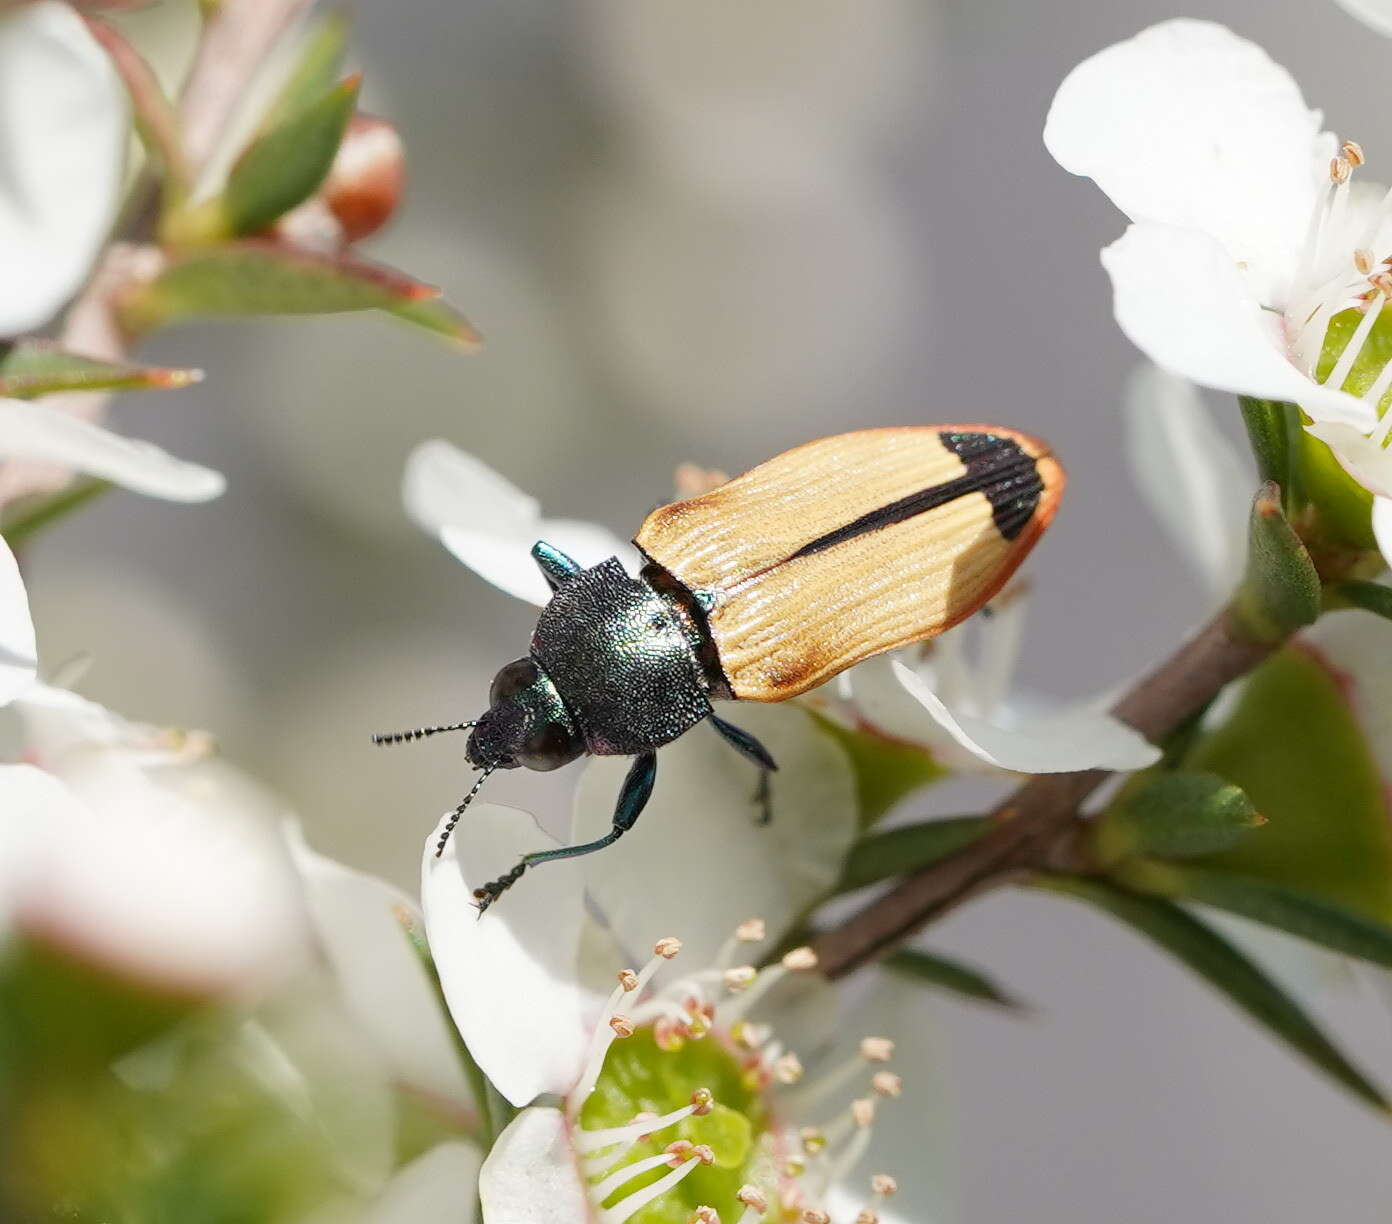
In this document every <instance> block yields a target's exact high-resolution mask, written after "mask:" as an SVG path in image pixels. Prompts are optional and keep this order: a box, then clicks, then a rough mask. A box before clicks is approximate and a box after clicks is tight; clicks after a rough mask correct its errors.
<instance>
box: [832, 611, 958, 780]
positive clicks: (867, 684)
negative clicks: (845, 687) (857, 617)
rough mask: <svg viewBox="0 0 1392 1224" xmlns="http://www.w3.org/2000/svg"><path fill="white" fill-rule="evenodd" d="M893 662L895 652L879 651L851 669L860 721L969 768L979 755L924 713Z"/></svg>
mask: <svg viewBox="0 0 1392 1224" xmlns="http://www.w3.org/2000/svg"><path fill="white" fill-rule="evenodd" d="M944 636H947V635H944ZM894 662H895V658H894V656H893V655H878V656H876V657H875V658H873V659H866V660H865V662H864V663H861V664H858V665H857V666H856V667H854V668H852V669H851V671H850V672H849V673H848V674H849V676H850V683H851V696H852V700H853V701H854V702H855V708H856V714H857V716H858V718H859V719H860V721H861V722H863V723H864V724H865V725H867V726H868V727H869V728H870V729H871V730H873V731H874V732H875V733H876V734H879V735H884V736H887V737H888V738H890V739H895V740H900V741H902V742H904V743H906V744H917V745H919V746H920V747H922V748H926V749H927V750H928V751H929V752H931V753H932V754H933V756H934V758H936V759H937V760H939V761H940V762H942V763H943V764H961V765H964V766H966V767H968V768H970V766H971V764H972V762H974V761H975V760H976V757H975V756H974V755H973V754H972V753H969V752H966V753H964V752H963V751H962V747H961V745H960V744H959V743H958V742H957V741H956V740H955V739H954V738H953V737H952V736H951V735H950V734H949V733H948V732H947V731H946V730H945V729H944V728H943V726H942V725H941V724H940V723H939V722H938V721H937V720H936V719H934V718H931V717H928V716H926V715H925V711H924V708H923V703H922V702H920V701H919V700H918V698H917V697H916V696H914V694H913V693H911V692H909V690H908V689H907V688H906V687H905V686H904V684H903V683H902V682H901V681H900V679H899V676H898V674H897V673H896V672H895V670H894V666H893V665H894Z"/></svg>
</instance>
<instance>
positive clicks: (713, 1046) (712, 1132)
mask: <svg viewBox="0 0 1392 1224" xmlns="http://www.w3.org/2000/svg"><path fill="white" fill-rule="evenodd" d="M670 1044H671V1045H672V1047H673V1048H669V1049H663V1048H662V1046H660V1045H659V1044H658V1040H657V1037H656V1034H655V1032H654V1030H653V1028H652V1027H651V1026H649V1027H646V1028H641V1029H639V1030H637V1031H636V1032H635V1033H634V1034H633V1036H632V1037H629V1038H627V1039H625V1040H623V1041H616V1042H615V1043H614V1044H613V1045H612V1046H611V1047H610V1048H609V1053H608V1056H607V1057H606V1058H605V1060H604V1068H603V1070H602V1071H601V1072H600V1076H599V1080H598V1082H597V1083H596V1084H595V1089H594V1092H593V1093H592V1094H591V1096H590V1098H589V1099H588V1100H587V1101H586V1102H585V1105H584V1107H583V1109H581V1111H580V1124H581V1126H582V1127H583V1128H584V1129H585V1130H600V1129H607V1128H609V1127H615V1126H623V1125H624V1124H626V1123H628V1122H631V1121H632V1120H633V1119H634V1117H635V1116H637V1115H639V1114H653V1115H656V1116H661V1115H662V1114H665V1113H668V1112H669V1111H671V1110H672V1109H674V1108H676V1107H678V1106H680V1105H683V1104H685V1103H686V1102H687V1101H689V1100H690V1099H691V1097H692V1094H693V1093H695V1092H697V1091H698V1090H700V1089H703V1088H704V1089H706V1090H708V1091H709V1092H710V1093H711V1094H712V1095H713V1096H714V1098H715V1100H714V1103H713V1104H712V1106H711V1109H710V1112H709V1113H707V1114H704V1115H702V1116H692V1117H688V1118H683V1119H682V1120H681V1121H680V1122H678V1123H677V1124H676V1125H675V1126H669V1127H667V1128H666V1129H665V1130H662V1131H661V1132H660V1133H658V1134H654V1135H651V1136H649V1137H648V1138H645V1139H643V1140H641V1141H640V1142H638V1143H636V1144H635V1145H634V1146H633V1147H631V1148H629V1149H628V1150H627V1151H626V1152H624V1153H623V1154H622V1155H621V1156H617V1157H614V1158H613V1159H614V1163H615V1164H620V1163H621V1164H623V1165H628V1164H632V1163H634V1162H635V1161H639V1160H642V1159H644V1158H645V1157H649V1156H657V1155H658V1154H659V1153H661V1152H663V1151H664V1150H665V1149H666V1148H667V1147H668V1146H669V1145H671V1144H672V1143H674V1142H676V1141H679V1140H685V1141H686V1142H688V1143H692V1144H705V1145H707V1146H709V1147H710V1149H711V1151H712V1153H713V1154H714V1161H713V1162H712V1163H711V1164H709V1165H702V1166H699V1167H697V1168H695V1169H693V1170H692V1171H691V1173H690V1174H689V1175H688V1176H687V1177H685V1178H684V1179H683V1180H682V1181H681V1182H680V1184H678V1185H676V1186H674V1187H673V1188H672V1189H671V1190H669V1191H668V1192H667V1193H666V1194H664V1195H662V1196H661V1197H660V1198H658V1199H656V1200H654V1201H653V1202H651V1203H649V1204H648V1205H647V1206H645V1207H642V1208H639V1210H638V1211H637V1212H635V1213H634V1214H633V1216H632V1217H631V1220H632V1224H687V1222H688V1221H689V1220H690V1219H691V1216H692V1213H693V1212H694V1211H695V1210H696V1208H697V1207H700V1206H707V1207H713V1208H714V1209H715V1210H716V1211H718V1212H719V1213H720V1216H721V1218H722V1219H725V1220H737V1219H738V1218H739V1217H740V1214H741V1213H742V1211H743V1207H742V1206H741V1204H740V1203H739V1201H738V1199H737V1198H736V1195H737V1194H738V1192H739V1190H740V1187H741V1186H744V1185H745V1184H747V1183H750V1182H755V1181H763V1182H767V1173H768V1167H769V1166H768V1161H769V1154H768V1149H769V1148H770V1147H771V1146H772V1143H771V1140H772V1136H771V1135H770V1115H769V1110H768V1106H767V1103H766V1102H765V1100H764V1099H763V1094H762V1091H761V1090H760V1088H759V1087H758V1086H757V1083H756V1081H755V1078H754V1077H752V1076H750V1075H749V1074H748V1072H747V1070H746V1068H745V1066H744V1065H743V1062H744V1057H745V1056H744V1055H742V1054H741V1053H740V1052H738V1051H736V1050H734V1049H732V1048H731V1046H730V1045H729V1044H727V1042H726V1040H725V1039H724V1038H723V1037H722V1036H721V1035H720V1034H719V1033H716V1032H712V1033H710V1034H709V1035H707V1036H706V1037H704V1038H702V1039H700V1040H691V1039H686V1040H684V1041H681V1042H679V1043H677V1042H673V1043H670ZM766 1137H767V1140H768V1141H767V1142H761V1140H765V1139H766ZM596 1163H597V1164H598V1165H599V1167H598V1168H597V1169H596V1171H595V1172H593V1173H592V1174H591V1176H590V1181H591V1183H592V1184H596V1185H597V1184H598V1183H599V1182H600V1181H601V1180H603V1178H604V1176H605V1175H607V1173H608V1172H609V1169H608V1168H607V1167H605V1166H604V1165H602V1164H599V1162H596ZM669 1171H670V1169H669V1167H668V1166H666V1165H663V1166H661V1167H659V1168H656V1169H652V1170H650V1171H649V1172H647V1173H644V1174H641V1175H639V1176H638V1177H635V1178H634V1179H633V1180H632V1181H629V1182H626V1183H624V1185H623V1186H622V1188H620V1189H616V1190H615V1191H613V1192H612V1193H611V1194H610V1195H609V1196H608V1197H607V1198H606V1199H604V1200H603V1203H602V1205H603V1206H605V1207H611V1206H613V1205H614V1204H615V1203H617V1202H619V1201H620V1200H621V1199H623V1198H626V1197H628V1195H630V1194H632V1193H633V1192H634V1191H635V1190H637V1189H640V1188H642V1187H643V1186H647V1185H650V1184H651V1183H653V1182H656V1181H658V1180H660V1179H661V1178H662V1177H663V1176H665V1175H666V1174H667V1173H668V1172H669Z"/></svg>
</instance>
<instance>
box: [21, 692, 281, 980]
mask: <svg viewBox="0 0 1392 1224" xmlns="http://www.w3.org/2000/svg"><path fill="white" fill-rule="evenodd" d="M9 709H10V711H11V712H12V714H13V715H17V716H18V719H19V721H20V723H21V730H20V732H19V734H18V736H17V737H16V742H15V743H14V744H12V745H11V751H10V752H9V753H8V754H7V756H8V758H9V759H10V760H13V761H22V762H23V763H15V764H5V765H0V810H2V811H5V812H6V813H7V815H8V814H10V813H14V816H13V818H12V820H13V823H12V824H11V827H10V829H9V830H8V831H7V834H6V838H7V842H9V843H10V848H11V851H12V853H11V854H9V856H8V857H9V860H10V861H9V863H8V864H7V868H6V871H5V873H4V877H3V879H0V886H3V891H4V893H5V897H4V898H3V899H0V908H3V910H5V911H7V914H8V918H9V922H10V923H11V924H12V925H13V928H14V929H15V930H17V931H19V932H22V933H24V934H26V935H28V936H29V937H30V938H32V939H37V940H39V941H41V942H43V943H46V944H48V945H51V946H57V947H60V948H62V949H65V950H66V951H67V952H69V953H70V954H72V955H74V956H77V957H78V958H80V959H82V960H86V961H90V962H93V963H96V964H99V965H104V966H108V967H111V968H114V969H115V970H117V971H118V972H121V973H122V974H125V975H129V976H131V977H134V978H137V979H139V980H142V981H145V982H148V983H150V984H152V985H155V986H157V987H161V988H164V989H168V990H172V991H174V992H177V993H187V994H193V995H234V996H247V995H255V994H259V993H261V992H262V991H263V990H265V989H267V988H269V987H270V986H273V985H275V984H277V983H279V982H281V981H284V980H285V978H286V977H287V976H288V975H289V974H290V973H292V972H293V971H294V970H295V969H296V968H297V967H298V966H299V965H300V964H301V963H302V961H303V957H304V953H305V949H306V943H305V937H306V927H305V923H304V917H303V910H302V907H301V903H300V898H299V893H298V889H297V888H296V886H295V882H294V877H293V873H292V871H291V868H290V865H289V862H288V860H287V858H286V856H285V854H284V852H283V851H282V850H281V848H280V845H279V840H278V838H277V836H276V831H275V828H274V827H273V826H272V825H271V824H270V823H269V822H268V820H267V819H265V817H266V816H267V815H268V814H269V813H268V811H267V809H266V807H265V805H266V803H267V800H266V798H265V797H264V795H263V794H262V793H261V792H260V791H259V790H257V789H256V788H255V787H253V786H252V785H251V784H250V783H248V782H246V781H245V780H244V779H241V778H240V777H239V776H238V775H236V773H235V771H233V770H231V769H230V768H229V767H227V766H225V765H223V764H222V763H221V762H220V761H218V760H216V759H215V758H211V757H209V756H208V752H209V746H208V743H207V741H206V739H205V738H203V737H197V736H193V737H190V736H187V735H183V734H180V733H175V732H166V731H160V730H157V729H155V728H151V727H143V726H139V725H137V724H132V723H128V722H126V721H125V720H124V719H121V718H119V717H117V716H116V715H114V714H111V713H110V712H109V711H107V710H104V709H103V708H102V707H100V706H98V705H95V704H94V703H92V702H88V701H85V700H83V699H82V698H80V697H77V696H75V695H73V694H72V693H68V692H65V691H63V690H61V689H53V688H49V687H47V686H44V685H38V684H35V685H32V686H31V687H29V688H28V689H26V690H25V691H24V692H23V693H22V694H21V695H20V696H19V697H17V698H16V699H15V700H14V701H13V702H11V704H10V707H9Z"/></svg>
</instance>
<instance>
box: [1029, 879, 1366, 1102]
mask: <svg viewBox="0 0 1392 1224" xmlns="http://www.w3.org/2000/svg"><path fill="white" fill-rule="evenodd" d="M1040 886H1041V887H1044V888H1047V889H1050V890H1052V891H1055V892H1060V893H1063V894H1065V895H1066V896H1071V897H1074V898H1076V899H1077V900H1080V901H1084V902H1087V903H1088V904H1089V905H1093V906H1096V907H1097V908H1098V909H1101V910H1104V911H1106V912H1107V913H1108V914H1110V915H1111V916H1112V917H1114V918H1116V919H1119V920H1120V921H1121V922H1124V923H1126V924H1127V925H1128V926H1130V927H1132V928H1133V929H1134V930H1136V931H1138V932H1140V933H1141V934H1142V935H1144V936H1146V938H1148V939H1150V940H1151V941H1153V942H1154V943H1156V944H1158V945H1159V946H1160V947H1161V948H1163V949H1164V950H1165V951H1166V952H1168V953H1169V954H1170V955H1171V956H1173V957H1175V958H1176V959H1177V960H1179V961H1182V962H1183V963H1184V964H1185V965H1187V966H1188V967H1189V968H1190V969H1191V970H1193V971H1194V972H1195V973H1196V974H1198V975H1199V976H1200V977H1201V978H1203V979H1204V980H1205V981H1206V982H1208V983H1209V985H1210V986H1213V987H1214V988H1215V989H1216V990H1218V991H1219V992H1220V993H1222V994H1224V995H1226V996H1227V997H1228V999H1229V1000H1230V1001H1231V1002H1232V1003H1234V1004H1235V1005H1236V1006H1237V1007H1239V1008H1240V1009H1241V1010H1242V1011H1244V1012H1246V1013H1247V1015H1248V1016H1250V1017H1251V1018H1252V1019H1253V1020H1255V1021H1256V1022H1257V1023H1258V1024H1260V1025H1262V1026H1263V1027H1265V1028H1266V1029H1267V1030H1269V1031H1270V1032H1271V1033H1272V1034H1273V1035H1274V1036H1276V1037H1278V1038H1279V1039H1280V1040H1282V1041H1284V1042H1285V1043H1286V1044H1287V1045H1288V1046H1290V1047H1291V1048H1292V1049H1294V1050H1295V1051H1296V1052H1297V1053H1299V1054H1303V1055H1304V1056H1305V1057H1306V1058H1307V1059H1309V1060H1310V1061H1311V1062H1312V1063H1314V1065H1315V1066H1317V1067H1318V1068H1320V1070H1322V1071H1324V1072H1325V1073H1326V1074H1327V1075H1329V1076H1330V1077H1332V1078H1333V1079H1334V1080H1336V1081H1338V1082H1339V1083H1340V1084H1342V1085H1343V1086H1344V1087H1345V1088H1347V1089H1348V1090H1349V1091H1350V1092H1352V1093H1353V1094H1354V1095H1355V1096H1358V1097H1361V1098H1362V1099H1363V1100H1364V1101H1367V1102H1368V1103H1369V1104H1370V1105H1373V1106H1374V1107H1375V1108H1377V1109H1380V1110H1383V1111H1387V1110H1388V1109H1389V1105H1388V1102H1387V1099H1386V1098H1385V1097H1384V1096H1383V1094H1382V1092H1381V1091H1379V1089H1377V1088H1376V1087H1375V1086H1374V1085H1373V1084H1372V1083H1370V1082H1369V1080H1368V1079H1367V1077H1365V1076H1364V1075H1363V1073H1362V1072H1361V1071H1359V1070H1358V1068H1357V1067H1355V1066H1354V1065H1353V1064H1352V1063H1351V1062H1349V1060H1348V1059H1347V1058H1345V1057H1344V1055H1343V1054H1342V1053H1341V1052H1340V1051H1339V1049H1338V1048H1337V1047H1336V1046H1335V1045H1334V1044H1333V1042H1331V1041H1330V1040H1329V1038H1328V1037H1326V1036H1325V1035H1324V1033H1323V1032H1322V1031H1321V1030H1320V1028H1319V1027H1318V1026H1317V1025H1316V1024H1315V1022H1314V1021H1313V1020H1312V1019H1310V1017H1309V1016H1308V1015H1307V1014H1306V1013H1305V1010H1304V1009H1303V1008H1302V1007H1301V1006H1300V1004H1299V1003H1297V1002H1296V1001H1295V1000H1294V999H1293V998H1291V996H1290V995H1288V994H1287V993H1286V992H1285V991H1284V990H1282V989H1281V987H1280V986H1278V985H1277V984H1276V983H1275V982H1274V981H1272V980H1271V978H1269V977H1267V975H1266V974H1265V973H1264V972H1262V970H1261V969H1260V968H1258V967H1257V965H1256V964H1254V963H1253V962H1252V961H1250V960H1249V959H1248V958H1247V957H1246V956H1245V955H1243V953H1242V952H1240V951H1239V950H1238V949H1237V948H1235V947H1234V946H1233V945H1232V944H1230V943H1229V942H1228V941H1227V940H1226V939H1224V938H1223V937H1222V936H1221V935H1219V934H1218V933H1217V932H1216V931H1214V930H1213V929H1212V928H1211V927H1209V926H1207V925H1205V924H1204V923H1203V922H1201V921H1200V920H1199V919H1197V918H1195V917H1194V916H1193V915H1191V914H1189V913H1186V912H1185V911H1184V910H1183V909H1181V908H1180V907H1179V906H1178V905H1176V904H1175V903H1174V902H1172V901H1167V900H1164V899H1163V898H1159V897H1139V896H1136V895H1135V894H1134V893H1129V892H1126V891H1125V890H1124V889H1121V888H1118V887H1116V886H1115V885H1113V884H1108V883H1105V882H1103V881H1101V880H1083V879H1065V878H1062V877H1051V878H1049V879H1047V880H1042V881H1040Z"/></svg>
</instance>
